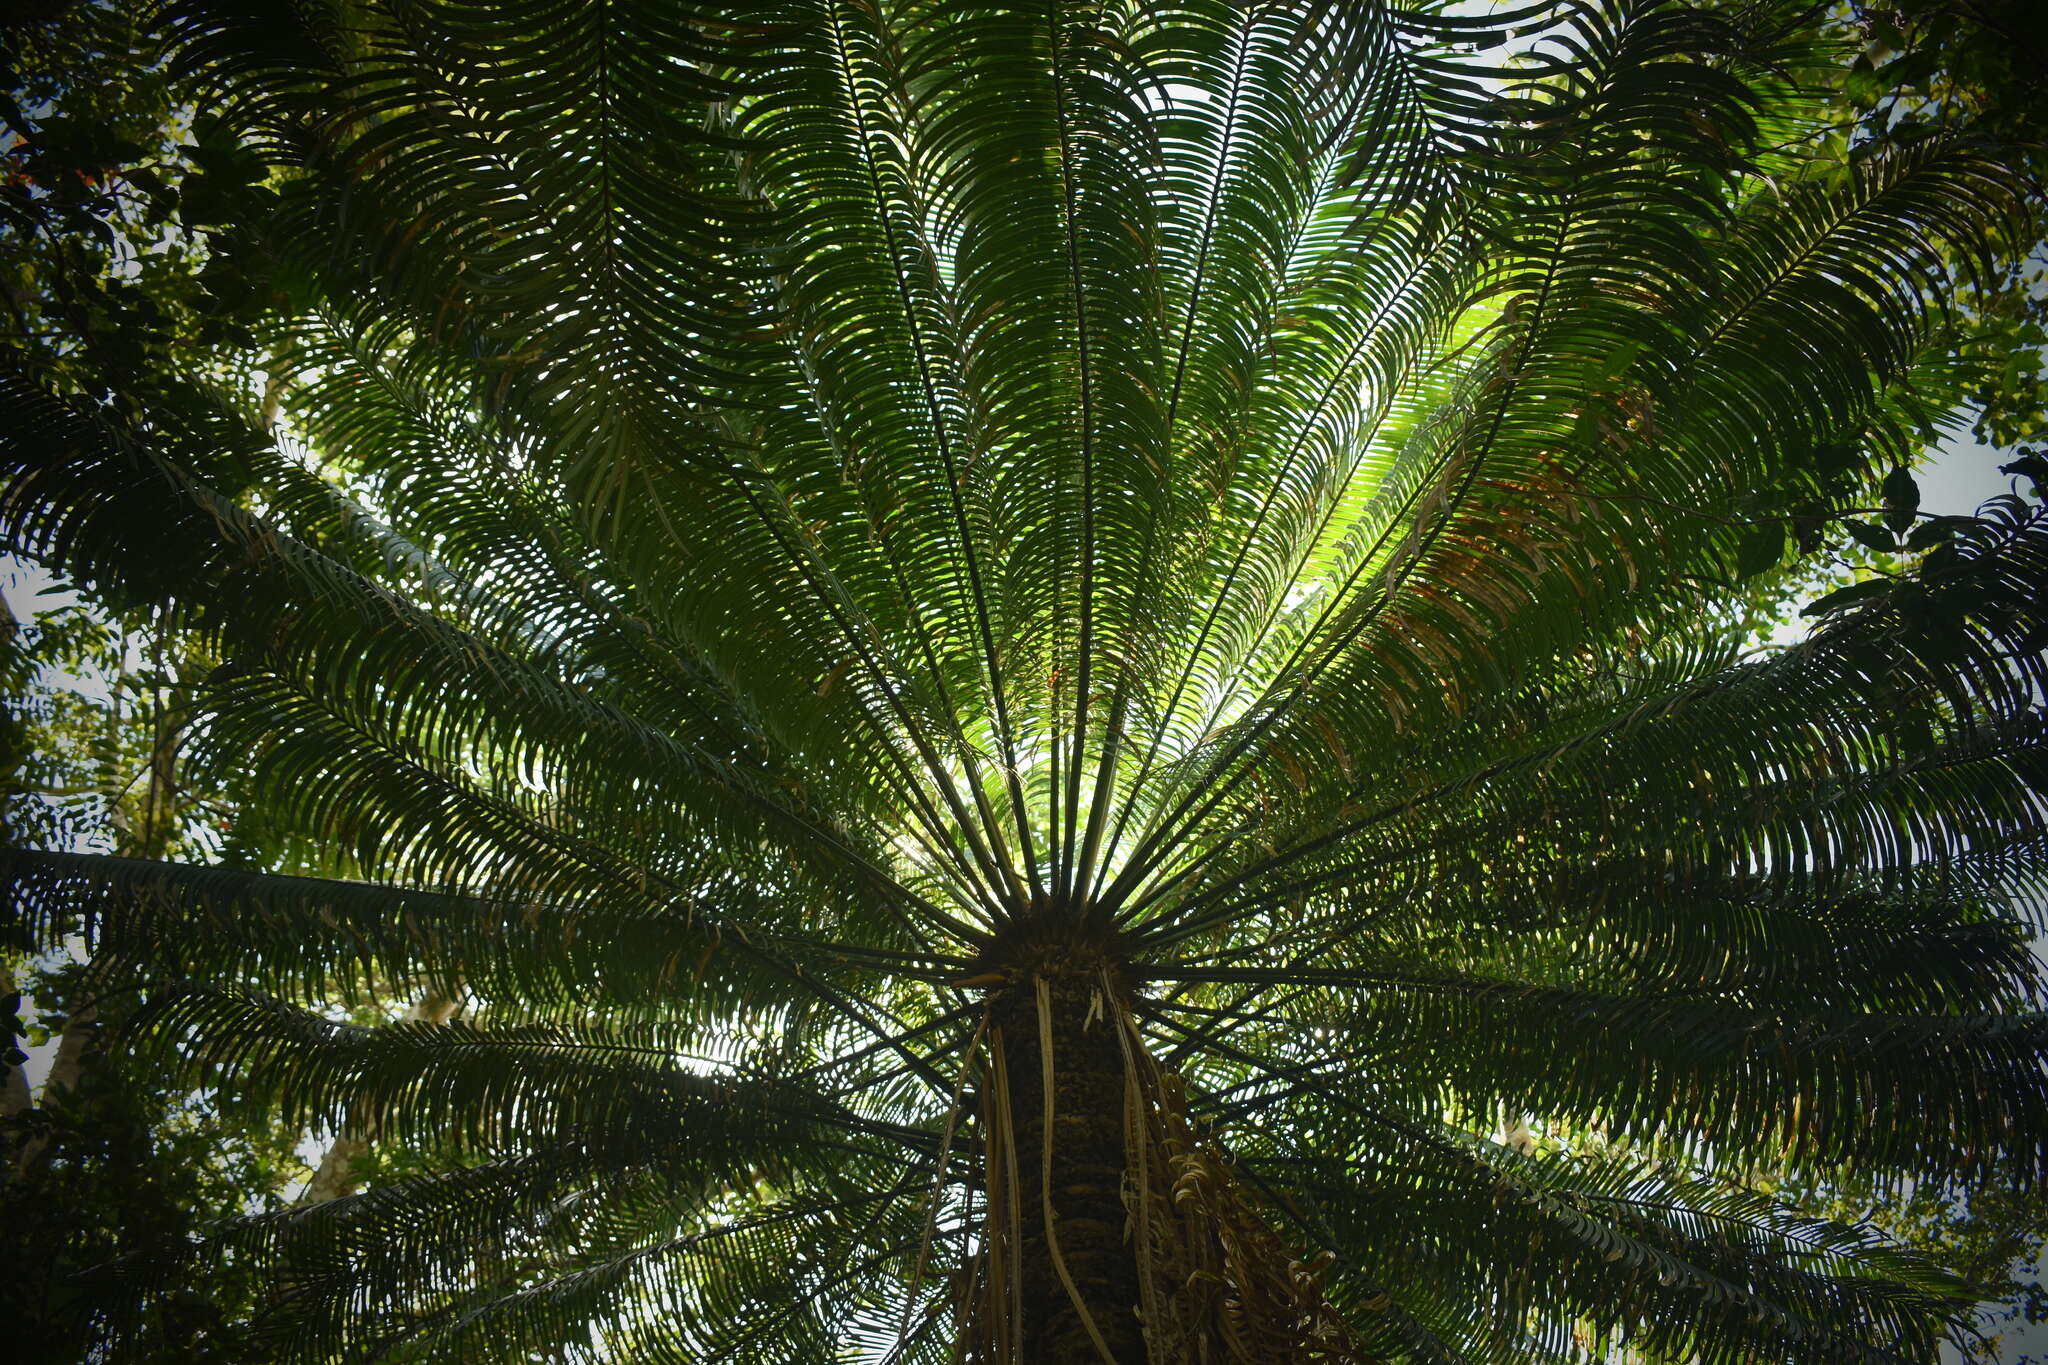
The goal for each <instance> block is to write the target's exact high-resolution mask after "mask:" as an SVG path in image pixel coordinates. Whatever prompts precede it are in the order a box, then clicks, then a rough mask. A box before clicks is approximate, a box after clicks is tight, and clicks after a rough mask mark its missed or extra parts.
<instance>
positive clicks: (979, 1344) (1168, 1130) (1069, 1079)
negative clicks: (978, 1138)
mask: <svg viewBox="0 0 2048 1365" xmlns="http://www.w3.org/2000/svg"><path fill="white" fill-rule="evenodd" d="M1019 956H1020V957H1023V958H1024V961H1023V962H1022V963H1018V962H1016V960H1015V959H1012V964H1011V965H1009V966H1007V967H1006V968H1005V969H1003V970H1001V971H999V972H991V973H989V974H988V976H986V977H984V978H979V979H975V981H974V984H990V985H992V986H993V987H994V991H993V994H992V996H991V998H990V1001H989V1024H990V1040H991V1043H992V1046H991V1047H990V1048H989V1050H988V1052H987V1053H986V1054H985V1064H984V1068H983V1087H982V1092H981V1097H980V1114H979V1118H980V1127H981V1134H982V1140H983V1144H984V1145H983V1153H982V1170H981V1190H982V1196H981V1212H980V1216H981V1218H982V1220H983V1222H982V1228H983V1234H982V1236H981V1238H980V1253H979V1255H978V1256H977V1257H976V1260H975V1264H974V1266H973V1268H972V1271H971V1278H970V1280H969V1281H968V1282H967V1284H966V1286H965V1288H966V1290H967V1291H968V1292H967V1293H966V1294H965V1296H964V1297H963V1298H962V1299H961V1300H959V1303H960V1307H961V1310H962V1312H963V1314H964V1316H963V1318H962V1321H961V1324H960V1336H959V1340H958V1348H957V1349H958V1350H959V1352H960V1354H961V1356H962V1358H964V1359H966V1360H969V1361H972V1362H975V1365H1041V1363H1042V1365H1105V1362H1107V1365H1204V1363H1205V1362H1206V1363H1207V1365H1225V1363H1226V1362H1229V1363H1230V1365H1307V1362H1322V1363H1323V1365H1358V1362H1361V1361H1362V1360H1363V1359H1364V1357H1362V1356H1361V1355H1360V1354H1359V1353H1358V1351H1357V1350H1356V1349H1355V1348H1354V1347H1353V1345H1352V1343H1351V1341H1350V1339H1349V1336H1348V1334H1347V1333H1346V1331H1345V1329H1344V1325H1343V1323H1342V1322H1341V1320H1340V1319H1339V1318H1338V1317H1337V1316H1336V1314H1335V1313H1334V1312H1333V1311H1332V1310H1331V1308H1330V1306H1329V1304H1328V1303H1327V1302H1326V1301H1325V1300H1324V1298H1323V1294H1322V1286H1321V1276H1322V1272H1323V1270H1324V1268H1325V1267H1326V1266H1327V1264H1328V1258H1327V1257H1318V1258H1316V1259H1315V1260H1313V1261H1308V1262H1304V1261H1302V1260H1300V1259H1297V1258H1296V1257H1295V1255H1294V1254H1293V1253H1292V1252H1291V1251H1290V1249H1289V1247H1288V1245H1287V1243H1286V1241H1285V1240H1284V1239H1283V1238H1282V1237H1281V1236H1280V1235H1279V1234H1278V1233H1276V1232H1275V1231H1274V1229H1273V1227H1272V1226H1271V1224H1269V1223H1268V1222H1267V1220H1266V1217H1265V1215H1263V1214H1262V1213H1261V1211H1260V1210H1259V1209H1258V1208H1257V1207H1256V1206H1255V1205H1254V1203H1253V1202H1252V1201H1250V1200H1249V1199H1248V1197H1247V1195H1248V1192H1247V1191H1246V1190H1245V1188H1244V1187H1243V1186H1242V1185H1241V1184H1240V1180H1239V1177H1238V1175H1237V1174H1236V1172H1235V1171H1234V1170H1233V1169H1232V1168H1231V1165H1230V1162H1229V1161H1228V1160H1227V1159H1226V1158H1225V1157H1224V1156H1223V1154H1222V1153H1221V1152H1220V1151H1219V1150H1217V1148H1216V1147H1215V1145H1214V1144H1213V1143H1212V1142H1211V1141H1210V1140H1209V1139H1208V1137H1207V1136H1206V1135H1205V1134H1203V1133H1201V1132H1199V1131H1198V1130H1197V1129H1196V1128H1195V1127H1194V1126H1193V1125H1192V1124H1191V1123H1190V1121H1189V1118H1188V1113H1187V1098H1186V1092H1185V1089H1184V1087H1183V1085H1182V1083H1181V1081H1180V1078H1179V1077H1178V1076H1176V1075H1174V1074H1173V1073H1172V1072H1171V1071H1169V1070H1168V1069H1166V1068H1165V1067H1163V1066H1162V1065H1161V1064H1160V1063H1159V1062H1158V1060H1157V1059H1155V1058H1154V1057H1152V1056H1151V1054H1150V1053H1149V1052H1148V1051H1147V1050H1146V1048H1145V1045H1144V1039H1143V1035H1142V1032H1141V1030H1140V1029H1139V1027H1138V1022H1137V1017H1136V1015H1135V1014H1134V1013H1133V1012H1132V1001H1131V998H1130V995H1129V991H1128V989H1127V988H1126V987H1125V986H1124V984H1123V976H1122V972H1121V969H1120V964H1119V963H1118V962H1117V961H1116V959H1115V958H1114V957H1113V956H1110V955H1108V954H1105V953H1103V952H1102V951H1101V949H1100V948H1099V947H1094V948H1091V947H1090V946H1087V945H1082V944H1077V943H1071V942H1070V943H1068V944H1066V945H1057V944H1054V945H1044V944H1041V945H1027V947H1026V950H1025V952H1023V953H1020V954H1019ZM1048 1079H1049V1080H1050V1089H1051V1096H1050V1102H1048V1097H1047V1093H1046V1092H1047V1088H1048V1086H1047V1082H1048Z"/></svg>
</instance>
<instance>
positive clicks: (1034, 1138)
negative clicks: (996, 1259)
mask: <svg viewBox="0 0 2048 1365" xmlns="http://www.w3.org/2000/svg"><path fill="white" fill-rule="evenodd" d="M1118 1014H1119V1011H1118V1007H1117V1006H1116V1004H1115V1003H1114V1002H1111V1001H1108V1000H1106V999H1105V996H1104V978H1103V976H1102V975H1101V974H1100V973H1095V972H1091V973H1086V974H1078V973H1077V974H1066V975H1050V976H1046V977H1040V978H1035V979H1033V980H1031V981H1026V982H1024V983H1021V984H1020V985H1018V986H1015V987H1012V988H1011V989H1010V990H1008V991H1006V992H1004V993H1003V995H1002V996H1001V997H999V998H998V1000H997V1002H996V1005H995V1012H994V1018H993V1022H994V1024H995V1027H996V1034H995V1036H996V1038H997V1039H998V1040H999V1048H1000V1058H1001V1063H1000V1065H1001V1071H1002V1074H1003V1077H1004V1079H1005V1081H1006V1082H1007V1091H1008V1095H1007V1099H1008V1101H1009V1103H1008V1106H1007V1107H1008V1110H1009V1115H1008V1117H1009V1119H1010V1124H1011V1128H1012V1131H1013V1132H1014V1134H1015V1142H1014V1148H1013V1152H1014V1156H1015V1166H1016V1181H1017V1185H1016V1192H1017V1195H1018V1198H1017V1201H1016V1206H1015V1210H1016V1211H1015V1217H1016V1243H1015V1245H1016V1247H1017V1253H1018V1264H1017V1266H1016V1267H1015V1270H1014V1272H1013V1273H1015V1274H1016V1275H1017V1276H1018V1281H1019V1284H1018V1288H1020V1289H1021V1291H1022V1300H1021V1304H1020V1305H1019V1308H1020V1311H1019V1318H1020V1320H1021V1321H1020V1325H1021V1327H1022V1341H1021V1343H1020V1344H1021V1346H1022V1352H1021V1358H1022V1359H1024V1360H1031V1361H1043V1362H1046V1365H1102V1362H1103V1360H1104V1358H1105V1354H1106V1356H1107V1359H1108V1360H1109V1361H1111V1362H1114V1365H1145V1361H1146V1351H1145V1339H1144V1334H1143V1329H1142V1326H1141V1324H1140V1323H1139V1321H1138V1315H1137V1305H1138V1263H1137V1258H1136V1255H1135V1253H1134V1252H1133V1250H1132V1247H1131V1243H1130V1240H1129V1237H1128V1234H1127V1229H1126V1225H1127V1222H1128V1218H1127V1215H1126V1212H1125V1209H1124V1199H1123V1183H1124V1165H1125V1159H1124V1092H1125V1066H1124V1048H1123V1043H1122V1042H1121V1040H1120V1039H1119V1038H1118V1036H1117V1030H1118V1027H1119V1024H1118V1022H1117V1021H1118ZM1045 1041H1049V1042H1050V1044H1051V1052H1050V1057H1049V1060H1050V1066H1049V1067H1048V1065H1047V1063H1048V1054H1047V1052H1046V1051H1045V1049H1044V1046H1043V1043H1044V1042H1045ZM1048 1071H1049V1072H1050V1074H1051V1077H1052V1103H1051V1105H1050V1106H1048V1105H1047V1103H1046V1087H1045V1077H1046V1075H1047V1074H1048ZM1048 1108H1049V1109H1050V1113H1051V1118H1052V1123H1051V1127H1050V1129H1049V1130H1048V1128H1047V1125H1046V1117H1047V1112H1048ZM998 1179H999V1180H1000V1179H1001V1177H1000V1176H999V1177H998ZM1048 1190H1049V1191H1050V1198H1048ZM1048 1212H1050V1223H1048V1220H1047V1215H1048ZM1063 1272H1064V1273H1063Z"/></svg>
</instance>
